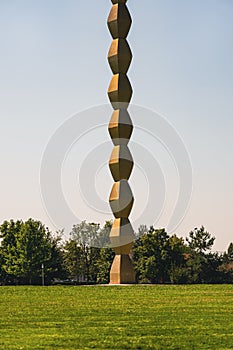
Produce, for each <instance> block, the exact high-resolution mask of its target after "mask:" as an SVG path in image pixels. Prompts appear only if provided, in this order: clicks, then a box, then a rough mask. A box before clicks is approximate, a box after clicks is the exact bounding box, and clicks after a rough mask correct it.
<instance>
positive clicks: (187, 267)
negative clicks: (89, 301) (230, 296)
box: [0, 219, 233, 285]
mask: <svg viewBox="0 0 233 350" xmlns="http://www.w3.org/2000/svg"><path fill="white" fill-rule="evenodd" d="M111 225H112V223H111V222H109V221H107V222H106V223H105V225H104V226H103V227H100V225H99V224H96V223H87V222H85V221H83V222H81V223H80V224H78V225H75V226H73V229H72V231H71V233H70V237H69V239H68V240H66V241H64V239H63V232H62V231H61V232H58V233H56V235H53V234H52V233H51V232H50V230H49V229H48V228H47V227H45V226H44V225H43V224H42V223H41V222H39V221H35V220H33V219H29V220H27V221H26V222H23V221H13V220H11V221H5V222H4V223H3V224H2V225H1V226H0V285H20V284H41V282H42V274H44V276H45V283H46V284H54V283H73V284H82V283H108V282H109V271H110V267H111V264H112V261H113V258H114V252H113V250H112V249H111V248H110V242H109V233H110V230H111ZM214 241H215V238H214V237H212V236H211V235H210V233H208V232H206V230H205V229H204V227H201V228H195V229H194V230H193V231H191V232H190V233H189V234H188V236H187V238H186V239H183V238H180V237H178V236H177V235H172V236H169V235H168V234H167V233H166V231H165V230H164V229H159V230H158V229H155V228H154V227H150V228H149V229H148V228H147V227H146V226H140V228H139V230H138V232H137V233H136V239H135V242H134V245H133V248H132V258H133V261H134V265H135V271H136V277H137V282H138V283H172V284H179V283H187V284H191V283H233V243H231V244H230V245H229V247H228V250H227V251H226V252H224V253H221V254H220V253H214V252H212V251H211V249H212V247H213V244H214ZM102 247H105V248H102ZM42 268H43V269H42ZM42 270H43V271H42Z"/></svg>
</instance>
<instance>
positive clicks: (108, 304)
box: [0, 285, 233, 350]
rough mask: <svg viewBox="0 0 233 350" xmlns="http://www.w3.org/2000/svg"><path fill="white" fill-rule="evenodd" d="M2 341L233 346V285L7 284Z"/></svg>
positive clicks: (0, 290)
mask: <svg viewBox="0 0 233 350" xmlns="http://www.w3.org/2000/svg"><path fill="white" fill-rule="evenodd" d="M0 349H1V350H3V349H4V350H5V349H6V350H11V349H33V350H34V349H41V350H46V349H174V350H175V349H189V350H191V349H195V350H196V349H197V350H203V349H211V350H213V349H217V350H221V349H222V350H223V349H233V285H196V286H122V287H120V286H112V287H107V286H106V287H104V286H92V287H88V286H87V287H73V286H67V287H63V286H56V287H0Z"/></svg>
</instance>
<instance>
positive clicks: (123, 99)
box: [108, 73, 133, 109]
mask: <svg viewBox="0 0 233 350" xmlns="http://www.w3.org/2000/svg"><path fill="white" fill-rule="evenodd" d="M132 93H133V91H132V87H131V84H130V81H129V78H128V77H127V75H126V74H123V73H118V74H115V75H114V76H113V77H112V80H111V82H110V85H109V88H108V97H109V100H110V102H111V104H112V106H113V108H114V109H119V107H120V106H121V104H122V103H125V104H126V106H128V104H129V102H130V100H131V97H132Z"/></svg>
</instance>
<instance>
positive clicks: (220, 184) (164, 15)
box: [0, 0, 233, 251]
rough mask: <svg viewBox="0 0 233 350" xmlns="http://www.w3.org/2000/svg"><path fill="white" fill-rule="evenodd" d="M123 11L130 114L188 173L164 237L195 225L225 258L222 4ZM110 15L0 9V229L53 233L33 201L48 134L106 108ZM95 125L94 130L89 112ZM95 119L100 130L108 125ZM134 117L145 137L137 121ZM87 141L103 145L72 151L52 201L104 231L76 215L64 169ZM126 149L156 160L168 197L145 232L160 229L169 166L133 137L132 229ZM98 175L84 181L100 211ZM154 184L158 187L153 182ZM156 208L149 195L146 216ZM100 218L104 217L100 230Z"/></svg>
mask: <svg viewBox="0 0 233 350" xmlns="http://www.w3.org/2000/svg"><path fill="white" fill-rule="evenodd" d="M128 7H129V9H130V11H131V15H132V17H133V26H132V28H131V32H130V35H129V37H128V40H129V43H130V46H131V49H132V51H133V54H134V59H133V62H132V65H131V68H130V71H129V77H130V80H131V83H132V86H133V89H134V95H133V99H132V104H133V105H139V106H142V107H143V108H145V109H149V110H152V111H156V112H157V113H158V114H159V115H162V116H164V118H165V119H166V120H167V121H168V122H169V123H170V124H171V125H172V127H173V129H174V130H175V131H176V132H177V134H178V135H179V136H180V137H181V139H182V140H183V144H184V146H185V147H186V149H187V151H188V153H189V156H190V159H191V163H192V169H193V192H192V198H191V202H190V206H189V209H188V212H187V214H186V216H185V217H184V220H183V221H182V223H181V224H180V225H179V226H178V227H177V228H176V230H175V232H176V234H177V235H179V236H183V237H185V236H187V235H188V232H189V231H190V230H192V229H193V228H195V227H199V226H201V225H204V226H205V227H206V229H207V230H208V231H209V232H210V233H211V234H212V235H213V236H215V237H216V242H215V246H214V249H215V250H219V251H223V250H226V249H227V247H228V245H229V243H230V242H232V241H233V227H232V217H233V181H232V179H233V159H232V158H233V157H232V149H233V137H232V133H233V99H232V96H233V64H232V62H233V45H232V37H233V2H232V1H231V0H204V1H203V0H189V1H187V0H147V1H142V0H141V1H140V0H137V1H136V0H129V1H128ZM110 8H111V1H110V0H85V1H80V0H76V1H75V0H59V1H58V0H46V1H45V0H41V1H35V0H27V1H26V0H20V1H19V0H10V1H9V0H0V50H1V55H0V101H1V103H0V118H1V137H0V147H1V155H0V164H1V173H0V174H1V175H0V179H1V181H0V200H1V211H0V222H2V221H4V220H8V219H11V218H13V219H18V218H22V219H27V218H29V217H33V218H35V219H39V220H41V221H42V222H44V223H45V224H46V225H47V226H49V227H50V228H51V230H55V227H54V225H53V223H52V222H51V219H50V218H49V216H48V213H47V212H46V210H45V207H44V205H43V202H42V199H41V193H40V167H41V160H42V157H43V153H44V150H45V149H46V145H47V143H48V142H49V140H50V139H51V137H52V135H53V134H54V133H55V131H56V130H57V129H58V128H59V127H60V126H62V125H63V124H64V123H65V121H67V120H68V118H70V117H71V116H72V115H74V114H76V113H79V112H80V111H84V110H86V109H89V108H90V107H93V106H101V105H105V104H108V103H109V102H108V98H107V94H106V91H107V88H108V85H109V82H110V79H111V71H110V69H109V66H108V63H107V59H106V56H107V52H108V49H109V46H110V44H111V37H110V34H109V32H108V29H107V26H106V19H107V16H108V13H109V11H110ZM104 110H105V109H103V111H104ZM145 113H146V112H145ZM96 115H97V117H96V118H99V120H100V119H101V113H99V114H98V113H97V114H96ZM102 118H103V123H105V122H106V120H108V119H110V115H106V113H105V115H103V116H102ZM141 118H142V124H143V126H144V127H145V128H147V129H148V130H149V129H150V125H147V124H146V123H147V119H146V117H145V118H144V119H143V113H142V116H141ZM132 119H133V120H134V116H133V115H132ZM135 120H136V116H135ZM100 123H102V121H101V120H100ZM157 136H159V135H157ZM98 137H100V139H99V141H98V142H99V143H100V144H101V142H102V143H104V142H107V143H108V142H110V141H109V136H108V134H107V131H106V130H104V131H103V132H102V133H101V135H99V136H97V135H96V136H95V137H92V136H91V135H89V139H88V138H87V139H86V141H84V143H83V144H82V143H77V144H76V145H75V146H74V147H73V148H72V152H70V154H68V155H67V159H66V163H64V168H63V172H64V176H63V180H62V181H63V190H64V196H65V197H66V198H67V200H68V201H69V203H70V205H71V206H72V210H73V211H74V212H76V211H78V212H79V213H80V214H79V215H78V216H79V218H80V219H85V218H86V219H87V220H88V221H100V222H104V220H105V216H104V214H103V213H102V214H100V213H98V212H95V213H94V212H93V211H90V210H88V209H87V210H86V211H85V204H83V205H82V201H81V199H80V198H78V191H77V193H74V191H73V188H76V187H77V183H75V182H77V176H76V175H77V173H76V172H77V171H76V172H75V169H76V170H77V167H78V165H77V164H76V162H79V161H80V162H81V158H82V157H83V159H84V160H85V159H86V156H87V155H88V154H89V153H90V152H92V151H93V140H94V141H95V142H96V140H97V138H98ZM133 142H134V144H133ZM138 144H146V145H147V146H146V147H147V149H149V150H150V151H151V153H152V154H155V153H156V152H157V153H158V154H160V155H158V154H157V161H158V163H160V161H161V163H163V164H167V165H166V166H163V165H160V164H159V165H160V167H161V168H163V169H164V174H163V176H164V178H165V180H166V177H167V178H168V179H167V181H165V182H166V184H167V186H168V188H166V192H167V194H166V201H167V203H165V210H164V213H163V215H162V216H161V217H160V218H159V219H158V221H156V227H163V226H165V227H166V226H167V225H168V221H169V218H168V216H169V215H170V214H169V213H170V212H171V207H172V205H174V203H173V199H174V198H175V192H176V189H175V187H177V183H175V182H177V179H175V178H174V177H173V176H171V174H173V173H174V174H175V172H174V169H173V172H172V171H171V172H170V171H169V169H170V170H171V168H172V166H171V165H169V164H168V163H169V160H168V159H167V158H166V156H165V154H164V153H165V152H163V151H162V150H161V152H160V151H159V145H157V146H156V145H152V142H151V143H150V141H149V140H148V138H147V136H146V135H145V134H144V135H143V134H142V133H141V134H140V131H137V130H136V131H135V134H134V136H133V138H132V153H133V152H135V154H133V156H134V158H135V162H136V161H137V162H138V168H137V165H136V167H135V169H136V170H135V172H134V173H132V179H131V181H132V188H133V189H134V191H135V192H134V194H135V209H134V210H135V211H134V212H132V218H134V216H137V215H138V213H139V212H140V211H141V210H142V207H143V206H144V204H145V202H146V201H147V197H148V195H149V194H148V193H147V194H146V191H145V190H144V188H146V180H145V179H146V177H147V174H145V176H144V177H143V172H145V173H146V170H145V169H143V161H142V160H140V151H139V150H138V151H137V147H138V146H137V145H138ZM108 147H111V144H110V143H109V146H108ZM156 147H158V148H156ZM93 152H94V151H93ZM109 152H110V153H111V149H110V148H109ZM136 152H137V153H136ZM103 154H105V153H104V152H103ZM96 157H97V158H96V159H97V164H98V154H96ZM94 158H95V157H94ZM82 161H83V160H82ZM106 161H108V159H106ZM101 162H104V160H103V159H101V161H100V167H101V165H102V163H101ZM140 162H141V163H140ZM140 164H142V165H141V167H142V168H141V170H140V169H139V167H140ZM85 169H86V172H87V173H89V174H88V175H89V176H90V181H91V179H92V178H91V174H92V168H91V167H90V168H88V163H87V165H86V168H85ZM155 171H156V167H155ZM169 174H170V179H169ZM98 176H99V177H100V178H99V179H98ZM98 176H97V179H96V174H93V183H94V182H96V181H97V193H98V195H99V197H100V198H101V199H102V200H103V201H105V202H106V203H107V201H108V193H109V191H110V189H111V185H112V179H111V176H110V174H109V173H108V170H107V165H106V167H105V168H104V166H103V169H102V168H101V169H99V170H98ZM156 179H157V180H156ZM50 180H51V181H52V179H50ZM155 181H160V180H159V177H157V175H156V174H155ZM161 181H162V180H161ZM161 183H162V182H161ZM98 184H99V185H98ZM173 192H174V193H173ZM172 193H173V194H172ZM160 194H161V193H160ZM172 196H173V197H174V198H170V197H172ZM158 197H159V196H158ZM76 198H77V208H75V207H76V202H75V200H76ZM156 201H158V199H157V197H156V195H155V196H154V202H155V207H156ZM172 203H173V204H172ZM58 205H59V204H58ZM166 205H167V207H166ZM161 209H162V208H161ZM150 214H151V209H150V208H149V209H148V210H147V213H146V214H145V215H144V216H143V217H142V219H143V220H144V222H141V223H146V224H148V225H149V224H153V223H154V222H151V221H150V220H152V219H151V218H152V217H153V215H152V216H151V215H150ZM110 217H111V213H110V210H109V213H108V214H107V215H106V219H109V218H110ZM147 220H148V222H146V221H147ZM55 224H56V223H55ZM70 224H73V223H70ZM60 228H62V227H60Z"/></svg>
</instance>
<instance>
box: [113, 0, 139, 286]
mask: <svg viewBox="0 0 233 350" xmlns="http://www.w3.org/2000/svg"><path fill="white" fill-rule="evenodd" d="M111 1H112V3H113V6H112V9H111V11H110V14H109V17H108V28H109V31H110V33H111V35H112V38H113V41H112V44H111V47H110V49H109V53H108V61H109V65H110V67H111V70H112V72H113V77H112V80H111V83H110V86H109V89H108V96H109V99H110V102H111V104H112V107H113V109H114V112H113V114H112V117H111V120H110V123H109V133H110V136H111V138H112V141H113V144H114V148H113V151H112V154H111V157H110V161H109V167H110V171H111V173H112V176H113V179H114V181H115V182H114V184H113V187H112V191H111V194H110V198H109V203H110V206H111V209H112V212H113V214H114V216H115V220H114V223H113V227H112V230H111V232H110V240H111V243H112V245H113V247H114V251H115V258H114V261H113V264H112V267H111V271H110V284H122V283H135V272H134V268H133V263H132V260H131V258H130V255H129V254H130V251H131V248H132V244H133V243H132V242H133V239H134V232H133V228H132V226H131V224H130V221H129V219H128V217H129V215H130V212H131V209H132V206H133V202H134V198H133V194H132V192H131V189H130V186H129V183H128V180H129V177H130V174H131V172H132V168H133V158H132V156H131V153H130V150H129V148H128V142H129V139H130V137H131V134H132V131H133V125H132V121H131V118H130V116H129V113H128V106H129V103H130V100H131V97H132V93H133V91H132V87H131V84H130V81H129V79H128V77H127V71H128V69H129V66H130V63H131V60H132V52H131V50H130V47H129V44H128V42H127V40H126V38H127V35H128V33H129V30H130V27H131V24H132V19H131V16H130V13H129V10H128V8H127V5H126V2H127V0H111Z"/></svg>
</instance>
